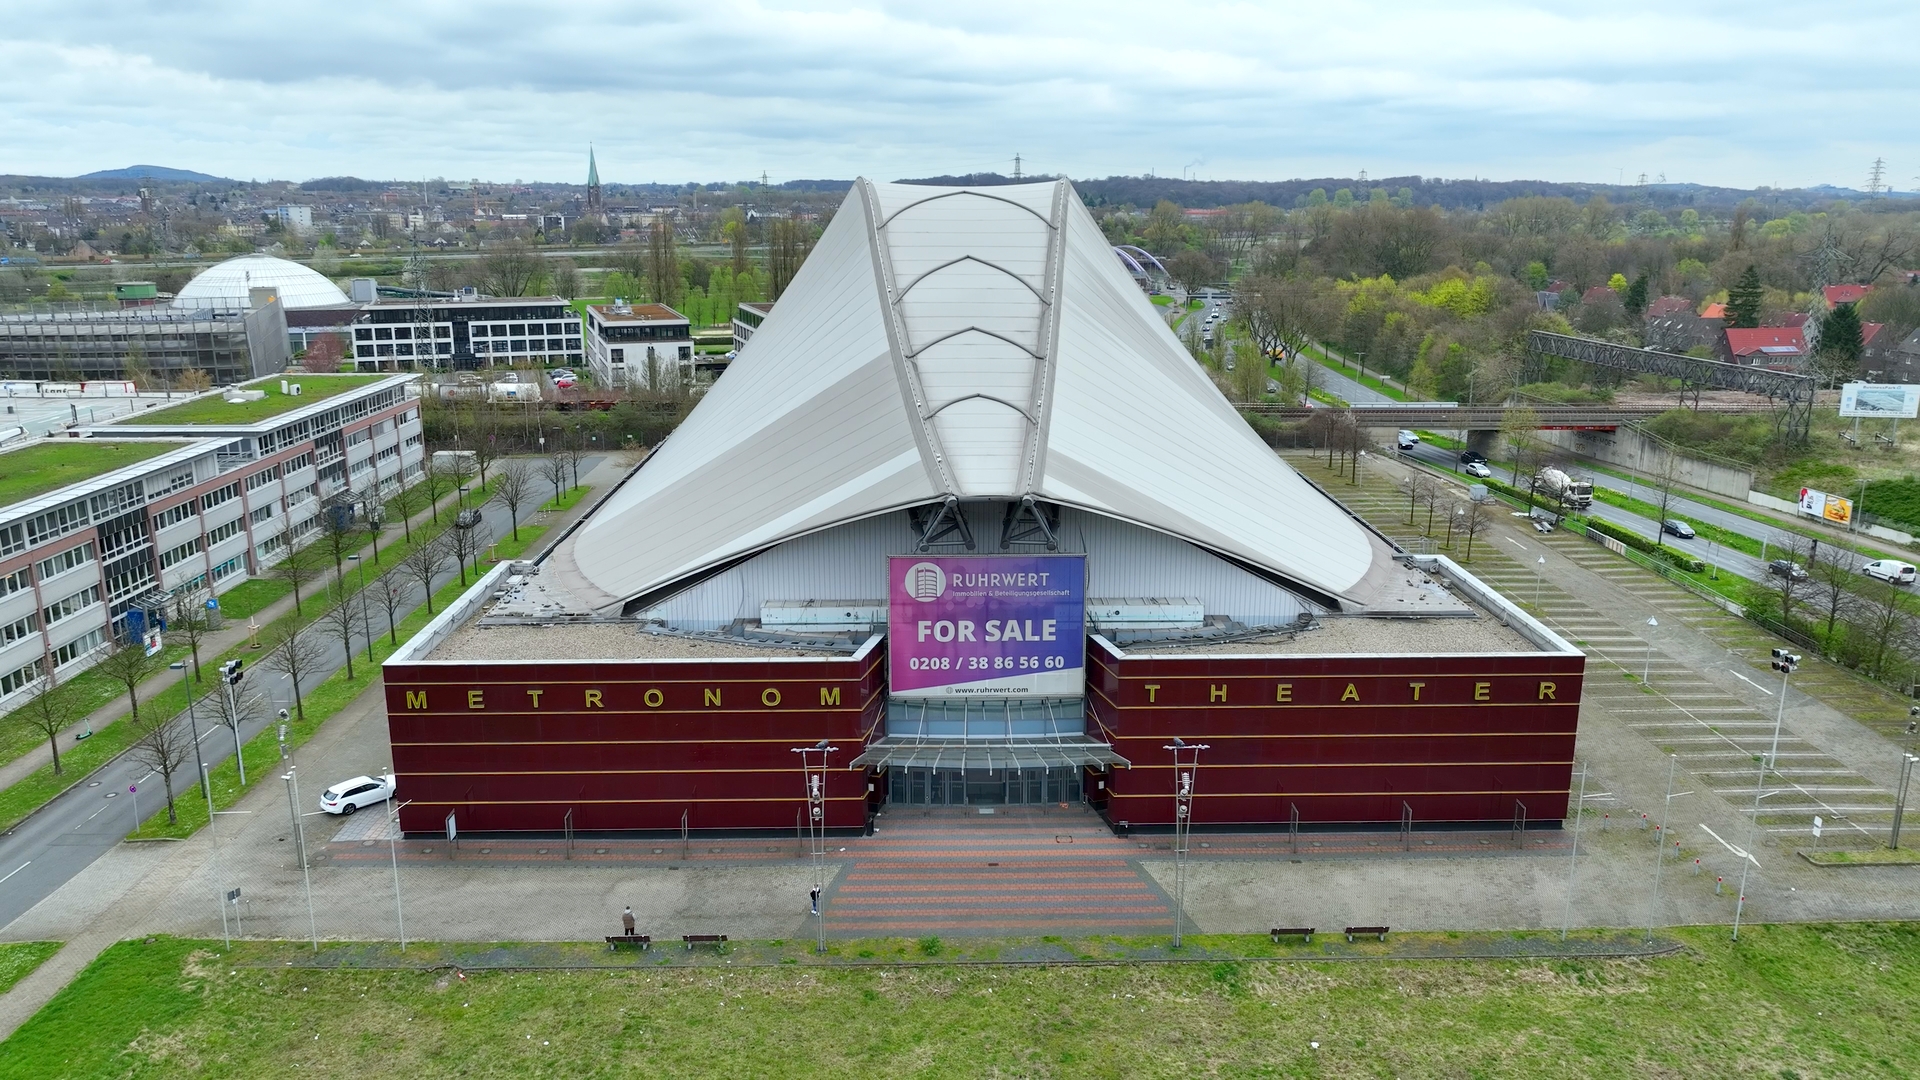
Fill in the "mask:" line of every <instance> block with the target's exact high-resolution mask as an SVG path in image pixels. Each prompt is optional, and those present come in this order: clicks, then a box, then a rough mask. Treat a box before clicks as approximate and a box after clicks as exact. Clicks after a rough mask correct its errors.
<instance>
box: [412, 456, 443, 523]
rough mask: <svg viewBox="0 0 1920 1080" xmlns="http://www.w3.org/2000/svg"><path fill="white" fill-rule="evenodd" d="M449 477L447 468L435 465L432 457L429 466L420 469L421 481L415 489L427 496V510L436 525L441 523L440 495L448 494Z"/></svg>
mask: <svg viewBox="0 0 1920 1080" xmlns="http://www.w3.org/2000/svg"><path fill="white" fill-rule="evenodd" d="M449 479H450V477H449V476H448V475H447V473H446V472H445V470H442V469H437V468H435V467H434V465H433V462H432V459H428V462H427V467H426V468H424V469H422V470H420V483H419V484H418V485H416V487H415V490H417V491H419V492H421V493H422V494H424V495H425V496H426V503H427V512H428V513H429V514H430V515H431V516H432V518H433V523H434V524H435V525H438V524H440V496H442V495H444V494H446V492H447V486H448V481H449Z"/></svg>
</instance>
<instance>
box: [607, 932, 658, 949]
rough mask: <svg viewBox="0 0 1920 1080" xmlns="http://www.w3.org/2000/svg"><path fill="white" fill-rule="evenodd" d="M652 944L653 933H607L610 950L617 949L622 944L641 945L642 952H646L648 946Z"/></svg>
mask: <svg viewBox="0 0 1920 1080" xmlns="http://www.w3.org/2000/svg"><path fill="white" fill-rule="evenodd" d="M651 944H653V935H651V934H608V935H607V949H608V951H612V950H614V949H617V948H619V947H620V946H622V945H638V946H640V951H641V952H646V951H647V946H649V945H651Z"/></svg>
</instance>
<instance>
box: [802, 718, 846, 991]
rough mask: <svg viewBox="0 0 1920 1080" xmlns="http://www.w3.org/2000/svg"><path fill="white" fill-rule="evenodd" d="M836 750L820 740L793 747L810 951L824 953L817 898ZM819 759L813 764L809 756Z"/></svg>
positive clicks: (823, 874)
mask: <svg viewBox="0 0 1920 1080" xmlns="http://www.w3.org/2000/svg"><path fill="white" fill-rule="evenodd" d="M838 749H840V748H839V747H837V746H830V745H828V744H827V740H825V739H821V740H820V741H819V742H817V743H815V744H813V745H812V746H796V747H794V748H793V752H794V753H796V754H799V755H800V776H801V779H802V780H803V781H804V783H805V789H806V794H807V836H808V837H809V839H811V840H812V845H811V846H812V857H813V891H812V892H811V893H809V894H808V898H809V900H811V902H812V906H813V924H814V945H813V951H814V952H817V953H824V952H826V951H827V916H826V910H825V909H824V908H823V907H821V905H820V894H821V893H823V892H825V891H826V888H827V755H829V754H831V753H833V752H834V751H835V750H838ZM815 754H819V755H820V762H819V764H817V765H816V764H814V758H813V755H815Z"/></svg>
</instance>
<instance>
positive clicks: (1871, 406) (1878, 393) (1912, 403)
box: [1840, 382, 1920, 420]
mask: <svg viewBox="0 0 1920 1080" xmlns="http://www.w3.org/2000/svg"><path fill="white" fill-rule="evenodd" d="M1840 415H1841V416H1866V417H1875V416H1877V417H1880V418H1882V419H1887V420H1912V419H1913V418H1914V417H1915V416H1916V415H1920V386H1914V385H1911V384H1908V383H1869V382H1850V383H1846V384H1844V385H1842V386H1841V387H1840Z"/></svg>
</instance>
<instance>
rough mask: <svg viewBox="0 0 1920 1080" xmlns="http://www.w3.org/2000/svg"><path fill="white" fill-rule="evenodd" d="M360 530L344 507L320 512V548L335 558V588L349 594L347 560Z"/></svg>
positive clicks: (329, 508)
mask: <svg viewBox="0 0 1920 1080" xmlns="http://www.w3.org/2000/svg"><path fill="white" fill-rule="evenodd" d="M359 532H360V528H359V526H358V525H356V524H355V523H354V520H353V517H352V515H350V514H348V513H347V512H346V507H344V506H330V507H327V508H326V509H325V510H323V511H321V512H320V547H321V550H323V551H325V552H326V553H327V554H328V555H330V556H332V557H333V587H334V590H335V591H336V592H338V593H339V594H340V595H341V596H345V595H346V594H347V585H346V572H347V571H346V559H347V553H348V552H350V551H352V550H353V549H354V547H355V546H357V545H356V541H357V540H358V534H359Z"/></svg>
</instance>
